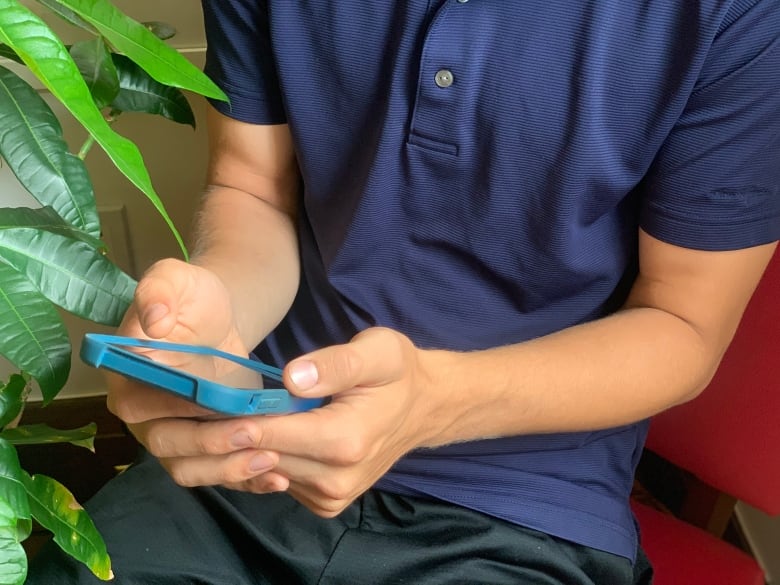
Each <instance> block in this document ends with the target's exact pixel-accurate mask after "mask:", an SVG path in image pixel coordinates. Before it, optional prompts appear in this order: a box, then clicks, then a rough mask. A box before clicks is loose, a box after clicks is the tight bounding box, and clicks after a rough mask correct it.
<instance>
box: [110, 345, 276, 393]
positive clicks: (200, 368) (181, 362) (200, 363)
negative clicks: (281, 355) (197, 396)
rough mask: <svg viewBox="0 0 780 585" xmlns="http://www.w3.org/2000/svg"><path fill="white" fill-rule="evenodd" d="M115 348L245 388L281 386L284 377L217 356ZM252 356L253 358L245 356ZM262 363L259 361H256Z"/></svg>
mask: <svg viewBox="0 0 780 585" xmlns="http://www.w3.org/2000/svg"><path fill="white" fill-rule="evenodd" d="M113 345H114V347H115V348H118V349H121V350H124V351H127V352H129V353H132V354H134V355H136V356H140V357H143V358H145V359H150V360H153V361H155V362H157V363H160V364H163V365H166V366H168V367H171V368H174V369H176V370H182V371H184V372H187V373H188V374H191V375H194V376H198V377H199V378H203V379H205V380H208V381H210V382H216V383H217V384H221V385H223V386H229V387H231V388H236V389H243V390H261V389H280V388H283V387H284V386H283V384H282V382H281V379H280V378H279V377H277V376H271V375H269V374H266V373H263V372H261V371H258V370H256V369H253V368H250V367H247V366H246V365H244V364H241V363H236V362H235V361H232V360H230V359H226V358H223V357H220V356H218V355H209V354H202V353H195V352H191V351H177V350H170V349H156V348H149V347H135V346H129V345H121V344H113ZM245 359H251V358H245ZM257 365H258V366H260V362H257Z"/></svg>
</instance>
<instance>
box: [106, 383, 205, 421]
mask: <svg viewBox="0 0 780 585" xmlns="http://www.w3.org/2000/svg"><path fill="white" fill-rule="evenodd" d="M105 376H106V380H107V382H108V396H107V397H106V405H107V407H108V410H109V411H110V412H112V413H113V414H114V415H116V416H117V417H118V418H119V419H120V420H122V421H124V422H125V423H128V424H135V423H143V422H145V421H148V420H152V419H160V418H168V417H203V416H208V415H213V414H214V412H213V411H211V410H208V409H205V408H203V407H202V406H198V405H197V404H195V403H194V402H190V401H189V400H185V399H184V398H179V397H178V396H175V395H174V394H171V393H169V392H164V391H162V390H157V389H155V388H152V387H151V386H147V385H145V384H139V383H138V382H134V381H132V380H129V379H128V378H125V377H123V376H120V375H118V374H114V373H111V372H106V373H105Z"/></svg>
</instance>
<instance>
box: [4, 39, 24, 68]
mask: <svg viewBox="0 0 780 585" xmlns="http://www.w3.org/2000/svg"><path fill="white" fill-rule="evenodd" d="M0 57H2V58H4V59H10V60H11V61H16V62H17V63H19V64H20V65H24V61H22V60H21V58H20V57H19V55H17V54H16V51H14V50H13V49H12V48H11V47H9V46H8V45H4V44H2V43H0Z"/></svg>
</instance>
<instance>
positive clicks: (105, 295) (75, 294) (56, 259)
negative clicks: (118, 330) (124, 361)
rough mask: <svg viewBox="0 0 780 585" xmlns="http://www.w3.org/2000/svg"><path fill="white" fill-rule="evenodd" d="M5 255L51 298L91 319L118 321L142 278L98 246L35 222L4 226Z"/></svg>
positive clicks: (1, 251) (0, 244)
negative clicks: (35, 226)
mask: <svg viewBox="0 0 780 585" xmlns="http://www.w3.org/2000/svg"><path fill="white" fill-rule="evenodd" d="M0 258H1V259H3V260H5V261H6V262H7V263H8V264H10V265H11V266H13V267H14V268H15V269H16V270H18V271H19V272H21V273H23V274H24V275H25V276H26V277H27V278H28V280H29V281H30V282H32V283H33V284H34V285H35V286H36V287H37V288H38V290H40V291H41V293H42V294H43V295H44V296H45V297H46V298H47V299H49V300H50V301H52V302H53V303H56V304H57V305H59V306H60V307H62V308H63V309H65V310H67V311H70V312H71V313H74V314H76V315H78V316H79V317H82V318H84V319H89V320H90V321H96V322H98V323H103V324H106V325H118V324H119V322H120V321H121V320H122V317H123V316H124V314H125V311H127V307H128V306H129V305H130V303H131V302H132V300H133V292H134V291H135V286H136V282H135V280H133V279H132V278H131V277H130V276H128V275H127V274H125V273H124V272H122V270H120V269H119V268H118V267H117V266H116V265H115V264H113V263H112V262H111V261H110V260H109V259H108V258H107V257H105V256H104V255H103V254H101V253H100V252H99V251H97V250H95V249H94V248H93V247H92V246H90V245H88V244H86V243H84V242H81V241H78V240H73V239H71V238H66V237H64V236H61V235H59V234H55V233H52V232H47V231H42V230H37V229H33V228H11V229H5V230H0Z"/></svg>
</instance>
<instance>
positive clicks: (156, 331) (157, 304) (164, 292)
mask: <svg viewBox="0 0 780 585" xmlns="http://www.w3.org/2000/svg"><path fill="white" fill-rule="evenodd" d="M190 271H191V267H190V266H189V265H188V264H186V263H184V262H182V261H180V260H176V259H172V258H169V259H165V260H161V261H159V262H156V263H155V264H154V265H152V267H151V268H150V269H149V270H148V271H147V272H146V273H145V274H144V276H143V278H141V280H140V282H139V283H138V286H137V287H136V290H135V298H134V308H135V313H136V316H137V319H138V323H139V325H140V326H141V329H142V331H143V333H144V334H145V335H148V336H149V337H151V338H154V339H159V338H162V337H165V336H167V335H168V334H169V333H170V332H171V331H172V330H173V328H174V327H175V326H176V323H177V312H178V304H179V299H180V298H181V296H182V293H183V291H184V290H185V288H186V286H187V283H188V278H189V273H190Z"/></svg>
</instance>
